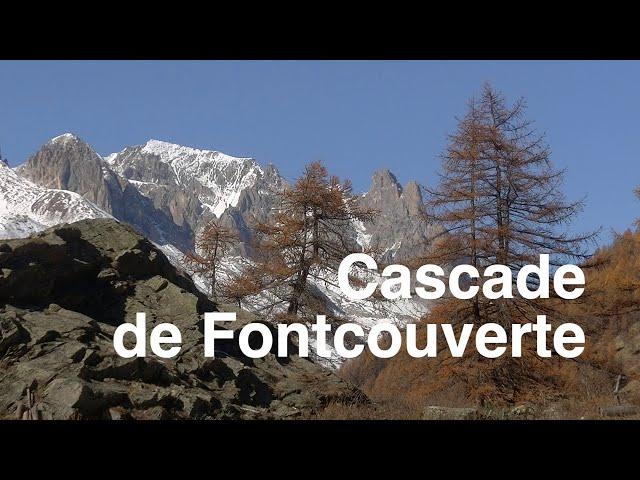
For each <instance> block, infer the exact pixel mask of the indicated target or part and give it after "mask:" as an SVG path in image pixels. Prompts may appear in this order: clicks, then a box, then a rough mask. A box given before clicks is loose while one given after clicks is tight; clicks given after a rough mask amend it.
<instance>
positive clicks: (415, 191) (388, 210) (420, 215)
mask: <svg viewBox="0 0 640 480" xmlns="http://www.w3.org/2000/svg"><path fill="white" fill-rule="evenodd" d="M361 201H362V202H363V204H365V205H366V206H367V207H369V208H373V209H375V210H376V211H377V212H378V215H377V216H376V220H375V222H368V223H366V224H365V225H364V231H363V233H362V235H363V236H364V237H365V238H366V241H367V242H368V244H369V245H370V246H372V247H374V248H375V249H376V250H379V251H380V252H382V254H383V259H384V260H386V261H388V262H391V261H404V260H409V259H411V258H415V257H418V256H420V255H422V254H424V253H425V251H426V249H427V247H428V245H429V242H430V238H432V236H433V235H434V233H435V232H436V231H437V227H435V226H434V225H430V224H429V223H428V222H427V219H426V218H425V216H424V204H423V200H422V194H421V193H420V188H419V186H418V184H417V183H416V182H413V181H412V182H409V183H408V184H407V185H406V186H405V187H404V188H402V186H401V185H400V183H399V182H398V180H397V179H396V177H395V176H394V175H393V174H392V173H391V172H390V171H389V170H380V171H378V172H375V173H374V175H373V177H372V179H371V188H370V189H369V191H368V192H367V193H365V194H364V195H362V197H361Z"/></svg>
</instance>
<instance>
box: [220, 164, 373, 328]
mask: <svg viewBox="0 0 640 480" xmlns="http://www.w3.org/2000/svg"><path fill="white" fill-rule="evenodd" d="M278 196H279V198H278V201H277V207H276V209H275V211H274V213H273V214H272V215H271V217H270V219H269V220H268V221H267V222H263V223H259V224H258V225H257V226H256V236H257V243H256V248H255V251H256V261H255V262H254V263H253V265H251V266H249V267H248V268H247V269H245V271H244V272H243V274H242V275H241V276H240V277H238V278H237V279H236V285H234V286H233V287H232V289H233V290H234V291H235V292H236V293H238V292H241V294H242V295H245V296H248V295H251V294H257V293H261V292H265V293H266V295H265V298H267V299H268V300H265V301H264V305H263V306H262V309H277V308H279V309H280V310H285V311H286V313H287V315H289V316H291V317H295V316H297V315H299V314H300V313H302V312H301V311H302V310H316V311H317V310H318V309H321V308H322V306H321V305H320V304H319V303H318V300H317V296H316V295H314V294H313V291H312V288H311V287H310V280H311V279H314V280H316V281H318V282H325V283H326V284H334V280H333V277H332V275H333V274H335V272H336V271H337V269H338V266H339V264H340V262H341V261H342V259H343V258H344V257H345V256H347V255H348V254H350V253H353V252H355V251H360V247H359V246H358V245H356V244H354V242H353V241H352V240H350V235H349V229H350V228H352V221H353V220H360V221H367V220H371V219H372V216H373V212H372V211H371V210H368V209H366V208H364V207H362V206H361V205H360V204H359V202H358V200H357V197H356V196H354V195H353V194H352V187H351V183H350V182H349V181H344V182H341V181H340V179H339V178H338V177H336V176H332V175H329V173H328V172H327V169H326V168H325V167H324V166H323V165H322V163H320V162H313V163H311V164H309V165H307V166H306V167H305V170H304V172H303V174H302V175H301V176H300V177H299V178H298V179H297V180H296V181H295V183H294V184H293V185H292V186H290V187H285V188H284V189H283V191H282V192H280V193H279V194H278ZM249 279H251V281H249Z"/></svg>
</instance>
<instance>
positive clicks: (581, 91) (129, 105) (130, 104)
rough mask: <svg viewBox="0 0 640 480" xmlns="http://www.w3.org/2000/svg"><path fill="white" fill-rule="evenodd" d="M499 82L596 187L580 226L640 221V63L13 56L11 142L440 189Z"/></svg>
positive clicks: (1, 115)
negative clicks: (187, 151) (442, 162)
mask: <svg viewBox="0 0 640 480" xmlns="http://www.w3.org/2000/svg"><path fill="white" fill-rule="evenodd" d="M485 81H489V82H491V83H493V84H494V86H495V87H497V88H498V89H500V90H502V91H503V92H504V93H505V94H506V95H507V97H508V98H510V99H514V98H516V97H518V96H524V97H526V99H527V101H528V105H529V117H530V118H532V119H534V120H535V121H536V123H537V125H538V127H539V128H540V130H542V131H545V132H546V133H547V135H548V142H549V144H550V146H551V149H552V152H553V154H552V159H553V160H554V161H555V163H556V164H557V165H558V166H560V167H566V168H567V182H566V192H567V195H568V196H569V198H573V199H575V198H578V197H582V196H584V195H587V206H586V209H585V211H584V213H583V214H582V215H581V217H580V218H579V220H578V221H577V222H576V225H575V228H576V229H592V228H595V227H598V226H600V225H601V226H603V227H604V229H605V230H604V235H603V240H606V239H607V237H608V232H609V230H610V229H615V230H617V231H622V230H624V229H625V228H628V227H630V226H632V224H633V221H634V219H635V218H636V217H640V202H638V201H636V199H635V198H634V196H633V188H634V187H635V186H636V185H638V184H640V158H639V156H640V145H639V144H640V118H639V116H640V88H639V86H640V63H639V62H584V61H580V62H565V61H551V62H546V61H545V62H542V61H540V62H506V61H499V62H485V61H473V62H461V61H455V62H442V61H434V62H405V61H391V62H352V61H340V62H324V61H311V62H245V61H241V62H139V61H135V62H134V61H126V62H104V61H97V62H86V61H83V62H31V61H30V62H6V61H5V62H0V147H1V148H2V152H3V154H4V156H5V157H8V158H9V160H10V162H11V164H12V165H16V164H18V163H22V162H23V161H24V160H25V159H26V158H27V157H28V156H29V155H31V154H32V153H34V152H35V151H37V149H38V148H39V146H40V145H41V144H42V143H44V142H45V141H46V140H47V139H49V138H51V137H53V136H56V135H58V134H60V133H64V132H73V133H76V134H77V135H79V136H80V137H81V138H83V139H84V140H86V141H87V142H89V143H90V144H91V145H93V146H94V147H95V149H96V150H97V151H98V152H99V153H101V154H108V153H111V152H114V151H118V150H121V149H122V148H123V147H125V146H128V145H137V144H142V143H144V142H146V140H148V139H150V138H156V139H159V140H167V141H172V142H176V143H180V144H184V145H189V146H195V147H200V148H209V149H215V150H220V151H222V152H225V153H228V154H231V155H236V156H251V157H254V158H256V159H257V160H258V161H259V162H261V163H268V162H272V163H274V164H275V165H276V166H277V167H278V168H279V169H280V171H281V172H282V173H283V174H284V175H285V176H286V177H287V178H292V177H295V176H296V175H297V174H299V173H300V171H301V168H302V166H303V165H304V164H305V163H307V162H309V161H311V160H316V159H320V160H323V161H324V162H325V163H326V164H327V166H328V167H329V169H330V170H331V171H332V172H334V173H336V174H338V175H340V176H342V177H349V178H351V179H352V180H353V183H354V186H355V187H356V189H357V190H365V189H366V188H368V186H369V182H370V176H371V173H372V172H373V171H374V170H376V169H379V168H389V169H390V170H391V171H393V172H394V173H395V174H396V176H397V177H398V178H399V180H401V181H402V182H403V183H404V182H406V181H408V180H410V179H415V180H418V181H420V182H422V183H426V184H433V182H434V180H435V175H436V171H437V169H438V166H439V159H438V155H439V154H440V152H442V150H443V147H444V145H445V143H446V135H447V133H448V132H450V131H452V130H453V128H454V127H455V117H456V116H459V115H462V114H463V113H464V108H465V102H466V100H467V99H468V98H469V97H470V96H471V95H473V94H475V93H476V92H478V91H479V89H480V88H481V86H482V83H483V82H485Z"/></svg>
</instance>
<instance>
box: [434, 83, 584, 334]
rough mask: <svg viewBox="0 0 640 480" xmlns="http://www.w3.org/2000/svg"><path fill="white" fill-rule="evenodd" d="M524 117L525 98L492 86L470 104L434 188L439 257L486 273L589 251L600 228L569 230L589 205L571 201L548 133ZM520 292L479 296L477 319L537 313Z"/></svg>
mask: <svg viewBox="0 0 640 480" xmlns="http://www.w3.org/2000/svg"><path fill="white" fill-rule="evenodd" d="M524 114H525V103H524V101H523V100H518V101H517V102H515V103H514V104H513V105H509V104H508V103H507V102H506V100H505V99H504V97H503V96H502V95H501V94H500V93H498V92H496V91H495V90H494V89H493V88H492V87H491V86H490V85H485V86H484V88H483V91H482V93H481V95H480V96H479V98H477V99H472V100H471V101H470V102H469V106H468V111H467V114H466V115H465V116H464V117H463V118H462V119H461V120H460V121H459V123H458V128H457V131H456V132H455V133H454V134H453V135H451V137H450V138H449V145H448V147H447V149H446V151H445V152H444V154H443V158H442V173H441V175H440V182H439V185H438V186H437V187H436V188H435V189H431V190H429V189H427V194H428V206H429V208H430V212H431V216H432V218H433V219H434V220H435V221H437V222H439V223H441V224H442V225H443V226H444V231H443V232H442V234H441V235H440V238H438V239H436V242H435V245H434V250H433V251H434V253H433V254H434V256H435V257H436V258H437V259H440V260H446V261H448V262H450V263H455V262H460V261H467V262H469V263H470V264H472V265H474V266H475V267H476V268H477V269H478V270H479V271H480V274H481V277H482V272H483V270H484V268H485V267H486V266H488V265H490V264H494V263H498V264H503V265H506V266H508V267H509V268H511V270H512V271H513V272H514V273H515V272H517V271H518V270H519V269H520V268H521V267H522V266H524V265H526V264H529V263H537V262H538V261H539V255H540V254H543V253H546V254H549V255H550V259H551V265H552V266H554V265H559V264H562V263H566V262H569V261H574V262H577V261H581V260H584V259H586V258H587V257H588V256H589V255H588V250H587V247H588V244H589V241H590V240H593V239H594V237H595V233H594V232H592V233H587V234H571V233H569V230H568V227H569V225H570V223H571V221H572V220H573V219H574V217H575V216H576V215H577V214H578V213H579V212H580V210H581V209H582V206H583V202H582V201H577V202H568V201H566V199H565V197H564V194H563V192H562V181H563V175H564V171H562V170H557V169H555V168H554V167H553V165H552V163H551V160H550V150H549V147H548V146H547V144H546V142H545V137H544V135H542V134H540V133H538V132H537V131H536V129H535V128H534V126H533V123H532V122H531V121H529V120H527V119H526V118H525V117H524ZM514 280H515V279H514ZM481 281H482V280H478V282H481ZM478 282H476V283H478ZM529 283H530V287H531V288H535V287H536V286H537V285H538V284H539V279H537V278H535V277H532V276H530V277H529ZM515 296H516V298H514V299H513V300H512V301H509V302H507V301H505V300H499V301H495V300H491V301H489V300H488V299H486V298H483V296H482V295H478V296H476V298H474V299H473V301H472V305H470V306H469V308H471V309H472V311H473V316H474V318H475V320H476V321H477V322H480V321H484V320H485V319H488V318H490V319H492V321H494V320H498V321H501V322H503V323H509V322H510V321H511V317H512V314H513V313H518V314H520V315H521V316H525V317H526V318H531V316H532V315H533V314H534V313H535V312H534V311H533V310H532V309H530V308H529V307H530V304H531V302H529V301H526V300H524V299H522V298H519V297H517V295H515ZM465 308H466V307H465Z"/></svg>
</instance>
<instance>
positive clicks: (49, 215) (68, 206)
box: [0, 162, 110, 239]
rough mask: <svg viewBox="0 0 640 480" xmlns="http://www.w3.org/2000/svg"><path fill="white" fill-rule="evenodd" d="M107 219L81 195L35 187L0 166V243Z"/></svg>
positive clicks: (102, 212) (104, 214)
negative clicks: (73, 224) (62, 225)
mask: <svg viewBox="0 0 640 480" xmlns="http://www.w3.org/2000/svg"><path fill="white" fill-rule="evenodd" d="M106 217H110V215H109V214H108V213H106V212H104V211H103V210H101V209H100V208H99V207H98V206H97V205H95V204H94V203H92V202H90V201H89V200H87V199H85V198H84V197H82V196H81V195H79V194H77V193H75V192H70V191H66V190H59V189H53V188H45V187H42V186H39V185H36V184H34V183H32V182H30V181H29V180H27V179H25V178H23V177H21V176H20V175H18V174H17V173H16V172H14V171H13V170H12V169H11V168H9V166H8V165H6V164H5V163H4V162H0V239H4V238H24V237H28V236H29V235H32V234H34V233H36V232H39V231H40V230H44V229H45V228H48V227H51V226H54V225H58V224H61V223H71V222H77V221H79V220H84V219H87V218H106Z"/></svg>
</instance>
